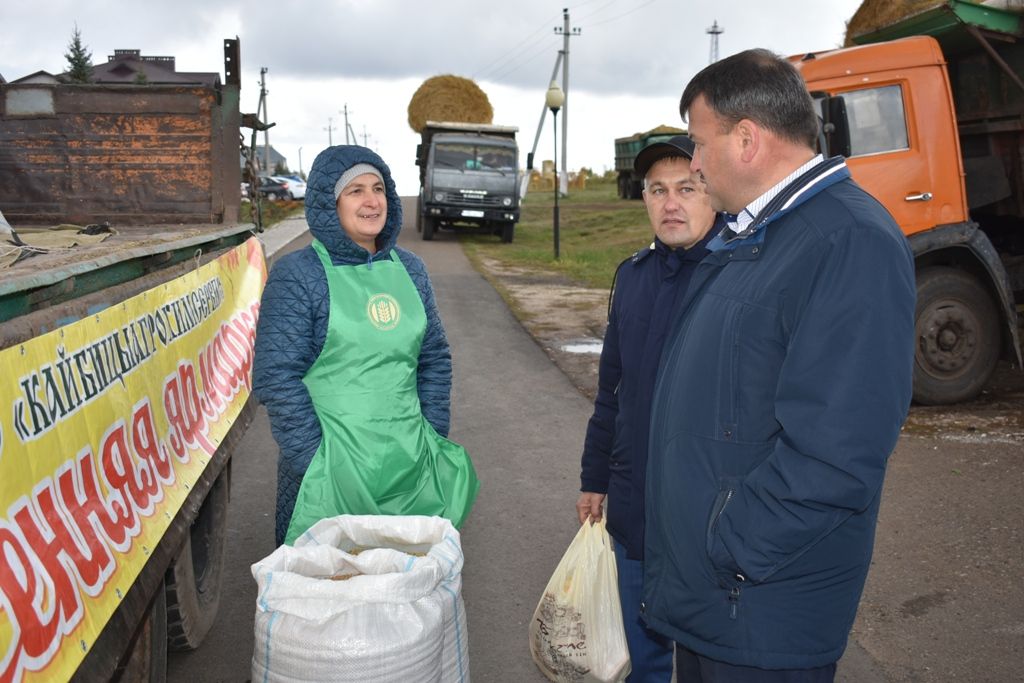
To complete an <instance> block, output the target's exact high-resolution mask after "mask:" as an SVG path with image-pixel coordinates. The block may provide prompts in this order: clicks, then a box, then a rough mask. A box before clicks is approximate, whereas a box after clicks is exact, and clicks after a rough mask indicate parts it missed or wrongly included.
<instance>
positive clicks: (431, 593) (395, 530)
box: [252, 515, 469, 683]
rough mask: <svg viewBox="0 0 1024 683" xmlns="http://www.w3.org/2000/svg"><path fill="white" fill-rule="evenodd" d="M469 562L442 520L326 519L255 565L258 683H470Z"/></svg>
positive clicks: (255, 665)
mask: <svg viewBox="0 0 1024 683" xmlns="http://www.w3.org/2000/svg"><path fill="white" fill-rule="evenodd" d="M462 562H463V556H462V547H461V544H460V538H459V532H458V531H456V530H455V528H454V527H453V526H452V524H451V522H449V521H448V520H446V519H442V518H440V517H422V516H378V515H341V516H338V517H331V518H328V519H324V520H321V521H320V522H318V523H317V524H315V525H314V526H313V527H312V528H310V529H309V530H308V531H307V532H306V533H304V534H303V535H302V536H300V537H299V538H298V539H296V541H295V545H294V547H289V546H281V547H280V548H278V549H277V550H275V551H274V552H273V553H272V554H271V555H269V556H268V557H266V558H264V559H263V560H261V561H260V562H257V563H256V564H254V565H253V568H252V572H253V577H255V579H256V581H257V583H258V584H259V595H258V598H257V609H256V620H255V646H254V652H253V661H252V681H253V683H260V682H266V681H359V682H360V683H362V682H364V681H365V682H369V681H379V682H380V683H387V682H390V681H395V680H403V681H431V682H442V683H448V682H449V681H450V682H453V683H454V682H456V681H457V682H459V683H465V682H468V681H469V636H468V633H467V631H466V614H465V607H464V605H463V602H462V592H461V587H462V576H461V571H462Z"/></svg>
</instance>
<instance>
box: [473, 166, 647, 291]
mask: <svg viewBox="0 0 1024 683" xmlns="http://www.w3.org/2000/svg"><path fill="white" fill-rule="evenodd" d="M554 203H555V202H554V192H536V191H531V192H530V193H528V194H527V196H526V198H525V199H524V200H523V206H522V214H521V217H520V221H519V224H518V225H516V233H515V239H514V240H513V241H512V243H511V244H502V243H501V241H500V240H499V239H498V238H497V237H496V236H494V235H470V234H464V235H461V236H460V238H459V240H460V241H461V242H462V245H463V247H464V249H465V251H466V254H467V255H468V256H469V258H470V260H472V261H474V262H476V263H479V260H480V258H490V259H495V260H497V261H499V262H501V263H504V264H507V265H512V266H521V267H525V268H534V269H539V270H546V271H553V272H557V273H560V274H563V275H565V276H566V277H569V278H571V279H572V280H575V281H577V282H579V283H581V284H583V285H586V286H588V287H599V288H607V287H609V286H610V285H611V282H612V276H613V275H614V274H615V268H616V267H617V266H618V265H619V263H620V262H621V261H622V260H623V259H625V258H627V257H628V256H629V255H631V254H632V253H633V252H635V251H636V250H637V249H640V248H643V247H646V246H647V245H648V244H650V243H651V239H652V234H653V232H652V230H651V225H650V222H649V221H648V220H647V212H646V210H645V209H644V205H643V202H640V201H635V200H626V199H619V198H618V197H617V196H616V186H615V181H614V180H591V181H588V183H587V187H586V189H584V190H576V189H574V190H570V191H569V196H568V197H560V198H559V200H558V209H559V211H558V213H559V221H558V225H559V240H558V241H559V253H560V258H559V259H558V260H557V261H556V260H555V258H554V216H553V213H554V212H553V208H554Z"/></svg>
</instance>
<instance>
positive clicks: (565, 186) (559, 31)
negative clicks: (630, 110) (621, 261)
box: [555, 7, 580, 195]
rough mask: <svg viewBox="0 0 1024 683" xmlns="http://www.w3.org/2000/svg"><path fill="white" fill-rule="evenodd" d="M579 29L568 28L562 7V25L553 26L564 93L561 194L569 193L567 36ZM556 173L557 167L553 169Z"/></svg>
mask: <svg viewBox="0 0 1024 683" xmlns="http://www.w3.org/2000/svg"><path fill="white" fill-rule="evenodd" d="M579 34H580V29H578V28H574V29H570V28H569V8H568V7H564V8H562V26H561V28H559V27H558V26H556V27H555V35H559V36H562V42H563V46H562V92H563V93H565V101H564V102H563V103H562V176H561V178H560V179H559V181H560V182H559V189H560V190H561V192H562V194H563V195H568V194H569V173H568V170H567V169H568V160H569V38H571V37H572V36H578V35H579ZM555 174H556V175H557V174H558V169H555Z"/></svg>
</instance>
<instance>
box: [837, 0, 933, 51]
mask: <svg viewBox="0 0 1024 683" xmlns="http://www.w3.org/2000/svg"><path fill="white" fill-rule="evenodd" d="M941 4H942V2H941V0H864V2H862V3H861V4H860V7H859V8H857V11H856V12H854V13H853V16H852V17H850V20H849V21H848V22H846V41H845V42H844V46H846V47H849V46H851V45H853V44H854V43H853V40H852V38H853V36H859V35H860V34H862V33H870V32H871V31H874V30H876V29H879V28H882V27H883V26H888V25H889V24H892V23H894V22H896V21H899V20H900V19H902V18H903V17H908V16H910V15H912V14H918V13H919V12H923V11H925V10H926V9H930V8H932V7H935V6H937V5H941Z"/></svg>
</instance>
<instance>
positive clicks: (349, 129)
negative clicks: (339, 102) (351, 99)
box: [338, 102, 356, 145]
mask: <svg viewBox="0 0 1024 683" xmlns="http://www.w3.org/2000/svg"><path fill="white" fill-rule="evenodd" d="M338 113H339V114H344V115H345V144H346V145H351V144H352V143H354V142H355V141H356V132H355V131H354V130H352V126H351V125H350V124H349V122H348V115H349V111H348V103H347V102H346V103H345V106H344V107H342V109H341V111H339V112H338ZM349 133H351V134H352V137H349Z"/></svg>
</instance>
